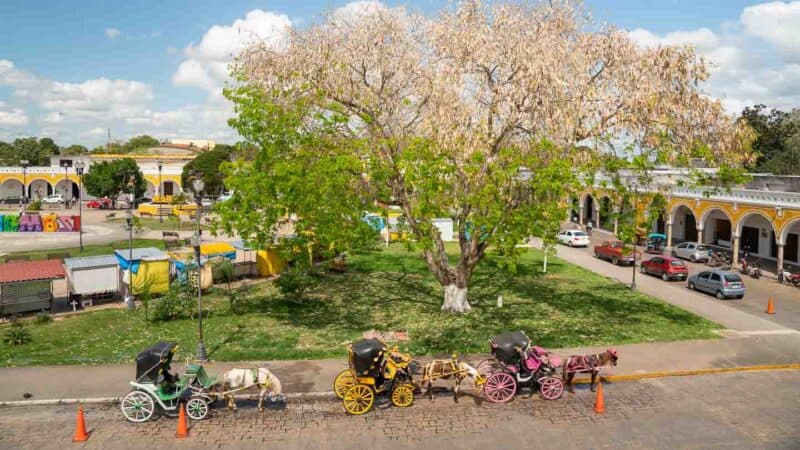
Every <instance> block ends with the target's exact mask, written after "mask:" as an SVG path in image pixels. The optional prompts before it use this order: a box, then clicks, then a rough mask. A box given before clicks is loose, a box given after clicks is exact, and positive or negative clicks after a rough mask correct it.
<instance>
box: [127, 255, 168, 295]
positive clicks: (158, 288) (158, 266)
mask: <svg viewBox="0 0 800 450" xmlns="http://www.w3.org/2000/svg"><path fill="white" fill-rule="evenodd" d="M114 256H115V257H116V258H117V262H118V263H119V272H120V280H121V281H122V282H121V286H120V292H121V293H122V294H123V296H125V294H127V292H128V290H129V289H130V288H129V286H133V294H134V295H138V294H140V293H141V292H142V287H143V286H144V285H145V283H150V284H151V286H150V292H151V293H153V294H163V293H165V292H167V291H168V290H169V266H170V262H169V256H168V255H167V254H166V253H164V252H163V251H161V250H159V249H157V248H155V247H144V248H135V249H133V254H132V255H131V254H129V250H116V251H115V252H114ZM129 267H130V273H131V279H130V280H129V279H128V268H129Z"/></svg>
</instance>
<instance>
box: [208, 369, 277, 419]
mask: <svg viewBox="0 0 800 450" xmlns="http://www.w3.org/2000/svg"><path fill="white" fill-rule="evenodd" d="M253 387H258V388H259V389H261V392H260V393H259V395H258V410H259V411H264V408H263V407H262V404H263V403H264V397H266V395H267V394H269V398H270V401H274V400H277V399H280V398H282V397H283V387H282V386H281V380H279V379H278V377H276V376H275V374H273V373H272V372H270V371H269V369H267V368H266V367H258V368H255V367H253V368H250V369H231V370H229V371H227V372H225V373H224V374H223V375H222V391H223V392H224V396H225V399H227V401H228V409H232V410H236V402H235V401H234V399H233V394H235V393H237V392H241V391H245V390H248V389H251V388H253Z"/></svg>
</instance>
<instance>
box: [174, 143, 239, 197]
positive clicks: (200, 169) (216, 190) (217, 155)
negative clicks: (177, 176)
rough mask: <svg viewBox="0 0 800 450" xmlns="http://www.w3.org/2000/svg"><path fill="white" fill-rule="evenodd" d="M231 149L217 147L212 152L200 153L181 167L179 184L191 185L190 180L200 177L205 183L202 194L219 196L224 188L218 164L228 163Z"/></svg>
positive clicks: (228, 147) (226, 146)
mask: <svg viewBox="0 0 800 450" xmlns="http://www.w3.org/2000/svg"><path fill="white" fill-rule="evenodd" d="M232 151H233V147H231V146H228V145H217V146H216V147H214V150H211V151H207V152H202V153H200V154H199V155H197V157H195V158H194V159H193V160H191V161H189V163H188V164H186V165H185V166H183V171H182V172H181V184H183V185H184V186H191V185H192V178H195V177H198V176H199V177H200V178H202V179H203V182H204V183H205V187H204V188H203V189H204V192H205V193H206V194H211V195H219V194H221V193H222V190H223V188H224V185H223V178H222V172H221V171H220V164H222V163H223V162H225V161H229V160H230V157H231V152H232Z"/></svg>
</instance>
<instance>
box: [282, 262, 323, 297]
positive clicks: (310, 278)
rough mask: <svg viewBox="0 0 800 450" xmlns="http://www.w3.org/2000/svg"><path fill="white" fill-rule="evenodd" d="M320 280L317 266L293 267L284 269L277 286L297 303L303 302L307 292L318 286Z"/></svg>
mask: <svg viewBox="0 0 800 450" xmlns="http://www.w3.org/2000/svg"><path fill="white" fill-rule="evenodd" d="M319 281H320V273H319V272H318V270H317V269H316V268H310V269H309V268H306V267H298V266H295V267H292V268H290V269H288V270H286V271H284V272H283V273H282V274H281V276H280V277H278V279H277V280H275V286H276V287H277V288H278V289H280V291H281V293H282V294H283V296H284V297H285V298H286V299H288V300H291V301H293V302H295V303H301V302H302V301H303V299H304V297H305V294H306V292H308V291H309V290H310V289H312V288H314V287H316V286H317V285H318V284H319Z"/></svg>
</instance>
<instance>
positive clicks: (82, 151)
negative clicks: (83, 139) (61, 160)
mask: <svg viewBox="0 0 800 450" xmlns="http://www.w3.org/2000/svg"><path fill="white" fill-rule="evenodd" d="M88 153H89V149H88V148H86V147H84V146H83V145H78V144H74V145H70V146H69V147H65V148H64V149H62V150H61V154H62V155H64V156H76V155H86V154H88Z"/></svg>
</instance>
